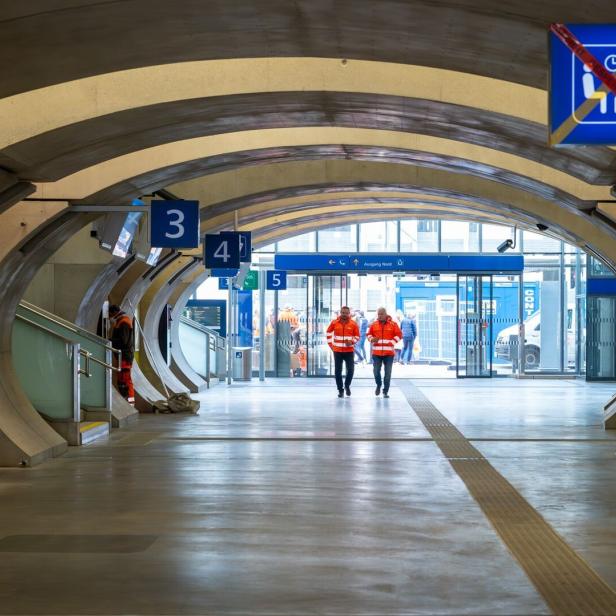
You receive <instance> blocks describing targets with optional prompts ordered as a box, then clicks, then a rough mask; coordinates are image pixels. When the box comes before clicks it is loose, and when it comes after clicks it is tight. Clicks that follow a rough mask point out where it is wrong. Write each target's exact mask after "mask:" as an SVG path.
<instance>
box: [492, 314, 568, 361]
mask: <svg viewBox="0 0 616 616" xmlns="http://www.w3.org/2000/svg"><path fill="white" fill-rule="evenodd" d="M573 318H574V310H573V308H568V309H567V362H568V364H569V366H574V365H575V329H574V321H573ZM524 333H525V336H526V339H525V340H524V364H525V368H526V370H537V369H538V368H539V362H540V361H541V310H537V312H534V313H533V314H531V315H530V316H529V317H528V319H526V321H524ZM518 335H519V329H518V326H517V325H512V326H511V327H507V328H505V329H503V330H502V331H500V332H498V336H497V337H496V345H495V347H494V355H495V356H496V357H498V358H500V359H506V360H509V361H511V363H512V364H513V365H514V366H515V365H516V364H517V363H518V358H517V352H518ZM512 355H513V357H512Z"/></svg>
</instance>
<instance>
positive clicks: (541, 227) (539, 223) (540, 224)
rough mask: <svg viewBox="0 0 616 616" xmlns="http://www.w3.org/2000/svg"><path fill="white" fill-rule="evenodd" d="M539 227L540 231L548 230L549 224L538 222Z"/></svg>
mask: <svg viewBox="0 0 616 616" xmlns="http://www.w3.org/2000/svg"><path fill="white" fill-rule="evenodd" d="M537 229H539V231H547V230H548V226H547V225H544V224H543V223H541V222H538V223H537Z"/></svg>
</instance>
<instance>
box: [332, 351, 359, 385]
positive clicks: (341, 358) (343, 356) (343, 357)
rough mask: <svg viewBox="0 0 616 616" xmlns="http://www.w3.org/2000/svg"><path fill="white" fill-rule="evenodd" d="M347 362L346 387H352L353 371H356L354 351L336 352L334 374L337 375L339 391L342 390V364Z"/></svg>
mask: <svg viewBox="0 0 616 616" xmlns="http://www.w3.org/2000/svg"><path fill="white" fill-rule="evenodd" d="M343 363H344V364H346V377H345V379H344V387H351V382H352V381H353V373H354V372H355V361H354V353H353V351H349V352H348V353H334V367H335V370H334V375H335V377H336V387H337V388H338V391H342V387H343V386H342V364H343Z"/></svg>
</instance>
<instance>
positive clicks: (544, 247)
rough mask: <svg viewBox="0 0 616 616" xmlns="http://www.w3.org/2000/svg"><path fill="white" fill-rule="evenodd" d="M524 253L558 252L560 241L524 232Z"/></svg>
mask: <svg viewBox="0 0 616 616" xmlns="http://www.w3.org/2000/svg"><path fill="white" fill-rule="evenodd" d="M524 252H560V240H555V239H553V238H551V237H548V236H547V235H541V234H540V233H533V232H532V231H524Z"/></svg>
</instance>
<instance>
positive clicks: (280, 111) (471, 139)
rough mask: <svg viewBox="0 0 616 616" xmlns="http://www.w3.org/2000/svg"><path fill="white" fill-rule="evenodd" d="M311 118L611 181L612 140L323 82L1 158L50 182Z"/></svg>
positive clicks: (615, 168) (65, 131) (18, 149)
mask: <svg viewBox="0 0 616 616" xmlns="http://www.w3.org/2000/svg"><path fill="white" fill-rule="evenodd" d="M308 126H310V127H319V126H329V127H333V126H338V127H343V128H359V129H376V130H388V131H395V132H405V133H414V134H418V135H425V136H429V137H436V138H441V139H448V140H451V141H462V142H466V143H470V144H474V145H476V146H481V147H484V148H489V149H491V150H497V151H499V152H505V153H508V154H512V155H518V156H522V157H524V158H527V159H529V160H532V161H534V162H535V163H540V164H541V165H545V166H548V167H551V168H553V169H557V170H560V171H563V172H565V173H567V174H570V175H572V176H574V177H577V178H578V179H582V180H585V181H587V182H592V183H597V184H609V183H611V182H613V180H614V178H615V177H616V153H614V152H613V151H612V150H610V149H609V148H606V147H589V148H560V149H556V148H551V147H549V146H548V136H547V131H546V127H545V126H544V125H543V124H538V123H535V122H529V121H527V120H523V119H519V118H515V117H511V116H506V115H503V114H499V113H495V112H492V111H487V110H485V109H475V108H471V107H464V106H461V105H455V104H452V103H442V102H438V101H434V100H426V99H419V98H403V97H401V96H391V95H383V94H371V93H363V92H358V93H344V92H322V91H320V92H312V91H302V92H262V93H254V94H232V95H228V96H218V97H207V98H191V99H186V100H180V101H174V102H168V103H161V104H156V105H148V106H143V107H135V108H132V109H128V110H126V111H121V112H117V113H114V114H109V115H105V116H98V117H95V118H93V119H91V120H84V121H82V122H77V123H75V124H71V125H69V126H66V127H62V128H58V129H55V130H51V131H47V132H44V133H42V134H39V135H36V136H33V137H31V138H29V139H26V140H24V141H21V142H19V143H17V144H14V145H12V146H9V147H7V148H5V149H4V150H2V151H0V166H2V167H3V168H5V169H11V170H12V172H13V173H14V174H16V181H17V180H18V179H19V178H23V179H26V180H29V181H39V182H50V181H57V180H59V179H61V178H62V177H65V176H67V175H71V174H73V173H76V172H77V171H79V170H81V169H84V168H86V167H91V166H94V165H96V164H99V163H101V162H103V161H105V160H109V159H111V158H115V157H117V156H121V155H125V154H128V153H130V152H134V151H138V150H143V149H148V148H151V147H154V146H157V145H161V144H164V143H170V142H176V141H182V140H185V139H190V138H194V137H203V136H210V135H220V134H224V133H227V132H241V131H254V130H259V129H267V128H292V127H308ZM303 147H304V149H306V150H314V148H309V147H308V146H303ZM332 148H334V146H329V148H325V147H321V148H319V149H318V151H311V152H306V154H307V155H308V156H310V155H312V156H317V155H319V156H321V155H322V156H328V155H329V156H331V155H332V153H331V149H332ZM285 149H291V148H285ZM285 149H283V148H280V147H278V148H269V149H267V148H262V149H261V150H257V151H254V152H245V151H244V152H235V153H230V154H229V153H227V154H218V155H216V156H213V157H211V160H210V161H208V166H207V167H204V168H203V172H204V174H205V173H206V169H213V170H215V169H220V168H221V167H222V166H223V165H227V166H231V165H233V163H234V162H235V163H236V165H238V164H239V163H241V164H246V162H247V161H246V157H247V156H248V155H251V156H252V157H254V158H256V157H260V158H262V159H263V158H264V157H267V158H269V159H273V158H274V157H276V156H277V157H279V158H280V157H282V156H291V155H293V153H294V152H293V151H291V152H286V151H285ZM296 149H297V147H296ZM338 149H339V150H342V152H343V153H344V154H352V155H354V156H358V155H359V154H360V153H361V152H355V153H353V152H352V151H351V152H349V150H352V148H349V146H348V145H347V146H346V147H344V148H343V147H342V146H339V147H338ZM210 172H211V171H210ZM17 176H19V177H17ZM33 190H34V188H33Z"/></svg>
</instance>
